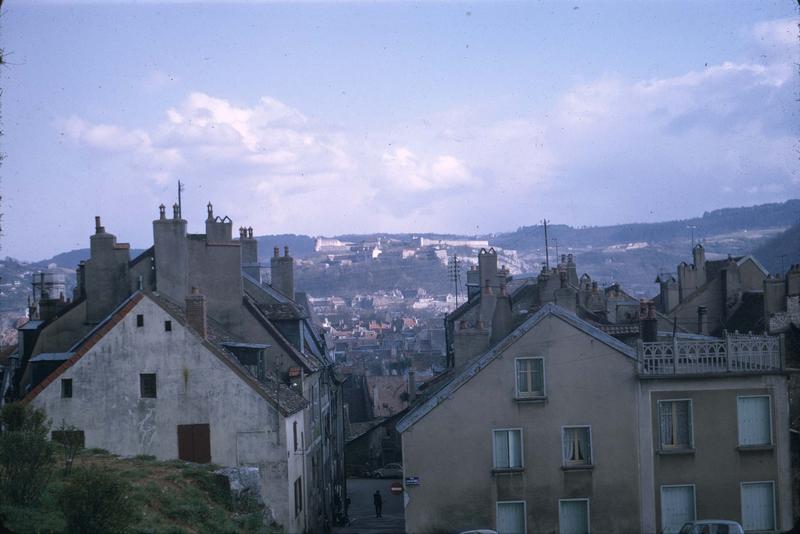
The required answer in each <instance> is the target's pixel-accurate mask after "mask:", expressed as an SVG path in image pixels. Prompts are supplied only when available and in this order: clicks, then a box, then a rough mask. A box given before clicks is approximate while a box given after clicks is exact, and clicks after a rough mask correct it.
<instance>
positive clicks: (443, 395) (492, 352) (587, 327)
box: [397, 302, 636, 432]
mask: <svg viewBox="0 0 800 534" xmlns="http://www.w3.org/2000/svg"><path fill="white" fill-rule="evenodd" d="M550 316H554V317H558V318H559V319H561V320H563V321H565V322H567V323H568V324H570V325H572V326H573V327H575V328H577V329H578V330H580V331H582V332H584V333H585V334H587V335H590V336H592V337H593V338H595V339H596V340H598V341H600V342H601V343H604V344H605V345H608V346H609V347H611V348H612V349H614V350H616V351H617V352H619V353H621V354H622V355H623V356H626V357H628V358H630V359H632V360H636V351H635V350H634V349H633V348H632V347H629V346H628V345H626V344H625V343H623V342H621V341H619V340H617V339H615V338H613V337H611V336H609V335H608V334H606V333H605V332H603V331H602V330H600V329H598V328H596V327H594V326H592V325H591V324H589V323H587V322H586V321H584V320H582V319H580V318H579V317H578V316H577V315H575V314H574V313H572V312H570V311H568V310H565V309H564V308H562V307H560V306H557V305H555V304H553V303H549V302H548V303H547V304H545V305H544V306H542V307H541V309H539V311H537V312H536V313H534V314H533V315H532V316H530V317H529V318H528V319H527V320H526V321H525V322H524V323H523V324H522V325H520V326H519V327H517V328H516V329H514V330H513V331H512V332H511V333H510V334H508V335H507V336H506V337H505V338H503V339H502V340H500V341H499V342H498V343H496V344H495V345H494V346H493V347H491V348H490V349H489V350H487V351H486V352H484V353H483V354H481V355H479V356H477V357H476V358H474V359H473V360H472V361H471V362H469V363H467V364H466V365H465V366H464V368H463V369H461V370H460V371H458V372H457V373H454V374H452V375H451V376H450V379H449V380H446V381H445V382H444V384H443V385H442V386H441V387H440V388H439V389H438V390H437V391H435V392H433V393H432V394H431V395H430V396H429V397H428V398H427V400H425V401H424V402H421V403H419V404H417V405H416V406H415V407H414V408H413V409H412V410H411V411H410V412H409V413H408V414H407V415H406V416H405V417H403V418H402V419H401V420H400V422H399V423H398V424H397V430H398V432H405V431H406V430H408V429H409V428H410V427H411V426H413V425H414V424H415V423H416V422H417V421H419V420H420V419H422V418H423V417H425V416H426V415H427V414H428V413H429V412H430V411H431V410H433V409H434V408H435V407H436V406H438V405H439V404H441V403H443V402H445V401H446V400H447V399H449V398H450V397H451V396H452V395H453V393H455V392H456V391H457V390H458V389H459V388H460V387H461V386H462V385H464V384H465V383H467V382H468V381H469V380H471V379H472V378H473V377H474V376H475V375H477V374H478V373H479V372H480V371H481V370H482V369H483V368H484V367H486V366H487V365H489V364H490V363H491V362H492V361H494V359H495V358H497V357H498V356H499V355H500V354H502V353H503V352H504V351H505V350H506V349H507V348H509V347H510V346H511V345H513V344H514V343H515V342H517V341H518V340H519V339H520V338H522V336H524V335H525V334H526V333H527V332H528V331H530V330H531V329H533V328H534V327H535V326H536V325H537V324H539V323H540V322H541V321H542V320H543V319H545V318H546V317H550Z"/></svg>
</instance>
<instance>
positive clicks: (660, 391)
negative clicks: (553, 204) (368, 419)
mask: <svg viewBox="0 0 800 534" xmlns="http://www.w3.org/2000/svg"><path fill="white" fill-rule="evenodd" d="M479 259H482V260H483V261H484V262H486V261H487V259H488V260H489V265H488V267H486V266H485V265H482V267H484V273H486V272H488V273H491V277H490V276H481V278H482V279H487V280H490V283H488V284H486V287H484V288H483V289H482V290H481V293H480V295H473V299H477V300H476V301H475V302H473V303H472V305H471V309H472V310H473V312H472V314H471V315H468V314H464V313H461V314H460V315H459V320H458V323H457V324H453V325H449V326H450V328H452V332H453V334H452V337H451V343H452V349H453V365H452V368H451V369H450V370H449V371H448V372H447V373H446V374H445V375H443V376H441V377H439V378H438V379H435V380H434V382H432V383H431V385H430V386H429V387H428V389H427V390H426V391H425V392H423V395H422V398H421V399H419V402H418V403H417V404H416V406H415V407H414V408H412V409H411V410H410V412H409V413H408V415H406V416H405V417H404V418H403V419H402V420H401V421H400V422H399V423H398V426H397V428H398V430H399V431H400V432H401V433H402V442H403V460H404V471H405V477H406V481H405V482H406V485H405V489H406V508H405V515H406V528H407V531H408V532H410V533H423V532H432V531H447V532H453V531H456V532H457V531H459V530H466V529H472V528H492V529H495V530H497V531H498V532H500V533H520V532H563V533H566V532H571V533H579V532H662V531H663V532H677V530H678V529H679V528H680V527H681V525H682V524H683V523H684V522H685V521H687V520H691V519H695V518H696V519H705V518H725V519H733V520H736V521H740V522H741V523H742V524H743V525H744V526H745V528H746V529H747V530H751V531H780V530H786V529H789V528H791V526H792V516H791V496H792V495H791V493H792V486H791V481H790V479H789V434H788V430H789V423H788V417H789V414H788V399H787V378H786V374H785V372H784V363H783V354H782V352H781V345H780V340H779V339H778V338H774V337H772V338H771V337H764V336H728V337H726V338H725V339H715V338H710V337H708V336H698V335H688V334H683V335H676V336H675V337H672V338H670V339H668V340H666V339H664V337H663V336H662V335H660V334H658V328H657V327H658V322H659V318H657V317H656V316H655V314H648V315H645V316H643V322H642V323H643V324H641V325H640V328H641V330H642V332H650V333H651V334H652V335H650V334H648V335H647V339H648V340H649V341H648V342H647V343H642V342H640V343H639V344H638V346H636V347H632V346H631V345H629V344H625V343H623V342H621V341H620V340H618V339H616V338H614V337H611V336H610V335H609V334H607V333H606V332H604V331H603V330H602V329H601V328H598V326H599V325H593V324H590V322H588V321H587V320H585V319H584V318H581V317H579V316H578V315H576V311H577V312H581V308H582V306H581V303H580V300H579V299H580V294H579V293H578V292H576V291H574V290H572V291H570V287H569V285H568V284H564V283H562V284H561V287H558V286H557V287H556V289H554V290H553V292H554V295H553V296H552V297H550V296H548V297H547V298H546V300H548V301H549V302H545V303H544V304H539V305H533V304H532V303H531V302H530V301H528V302H525V298H526V297H525V294H526V293H527V294H538V291H537V290H536V289H535V288H532V289H528V290H524V289H523V290H517V291H514V292H512V295H507V294H506V289H505V287H504V282H505V280H504V279H503V278H502V277H501V278H500V280H499V282H498V283H497V285H496V287H497V286H499V290H498V292H497V293H495V292H494V291H493V288H492V287H491V286H492V285H495V284H493V283H492V281H493V280H494V279H495V276H497V275H496V273H497V271H496V270H495V269H494V268H493V267H494V266H493V265H491V263H490V262H491V257H489V258H479ZM484 273H481V274H484ZM545 282H546V281H545ZM537 298H538V297H537ZM552 301H555V302H557V303H558V304H556V303H554V302H552ZM576 304H577V307H576ZM581 313H582V312H581ZM465 317H466V318H465ZM648 322H649V323H652V324H648Z"/></svg>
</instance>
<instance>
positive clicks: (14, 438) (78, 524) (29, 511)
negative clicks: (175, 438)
mask: <svg viewBox="0 0 800 534" xmlns="http://www.w3.org/2000/svg"><path fill="white" fill-rule="evenodd" d="M0 422H1V423H2V424H3V432H2V433H0V485H2V494H1V497H0V531H2V530H4V529H8V530H9V531H11V532H15V533H18V534H26V533H34V532H36V533H47V532H53V533H55V532H81V533H87V534H91V533H101V532H128V533H184V532H185V533H205V532H208V533H212V532H213V533H217V532H219V533H226V532H230V533H237V532H245V533H249V532H251V533H256V532H259V533H260V532H265V533H272V532H280V530H279V529H276V528H268V527H264V526H263V524H262V523H263V517H264V512H265V510H264V507H263V506H262V505H260V504H258V503H256V502H255V501H253V500H251V499H240V500H238V501H234V500H233V499H232V498H231V493H230V491H229V490H228V486H227V479H225V478H224V477H221V476H220V475H217V474H215V473H214V471H215V470H216V469H217V466H213V465H197V464H190V463H187V462H182V461H177V460H174V461H169V462H161V461H157V460H156V459H155V457H153V456H149V455H139V456H136V457H134V458H119V457H117V456H115V455H112V454H109V453H108V452H107V451H104V450H102V449H81V450H79V451H77V452H73V451H72V450H65V449H66V447H65V446H64V445H62V444H60V443H53V442H51V441H50V440H49V439H48V431H49V425H48V424H47V422H46V417H45V415H44V413H43V412H41V411H39V410H36V409H33V408H30V407H28V406H22V405H19V404H12V405H8V406H5V407H4V408H3V410H2V412H1V413H0ZM68 446H74V444H68ZM73 455H74V459H70V461H69V462H66V461H65V462H64V463H61V462H60V461H59V459H60V458H65V459H66V458H70V457H72V456H73Z"/></svg>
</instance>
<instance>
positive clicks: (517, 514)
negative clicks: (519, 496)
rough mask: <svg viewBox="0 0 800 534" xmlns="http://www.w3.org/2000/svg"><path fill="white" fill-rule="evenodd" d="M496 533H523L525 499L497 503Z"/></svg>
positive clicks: (524, 526) (524, 528)
mask: <svg viewBox="0 0 800 534" xmlns="http://www.w3.org/2000/svg"><path fill="white" fill-rule="evenodd" d="M495 530H496V531H497V534H525V531H526V530H527V529H526V524H525V501H509V502H498V503H497V525H496V527H495Z"/></svg>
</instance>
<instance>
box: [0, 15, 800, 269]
mask: <svg viewBox="0 0 800 534" xmlns="http://www.w3.org/2000/svg"><path fill="white" fill-rule="evenodd" d="M0 24H2V27H1V28H0V32H2V33H1V34H0V38H2V43H3V47H4V49H5V52H6V54H7V60H8V62H9V65H8V66H7V67H6V68H5V69H4V71H3V72H2V80H1V81H2V87H3V89H4V94H3V102H2V103H3V109H2V112H3V126H4V131H5V136H4V138H3V151H4V152H5V154H6V159H5V161H4V162H3V166H2V169H0V170H1V171H2V180H3V181H2V189H3V197H4V198H3V203H4V211H5V217H4V223H5V224H4V236H3V243H2V252H0V253H2V255H4V256H5V255H10V256H13V257H18V258H22V259H40V258H43V257H47V256H50V255H52V254H54V253H57V252H61V251H64V250H69V249H72V248H78V247H83V246H86V245H87V243H88V239H87V237H88V235H89V234H90V233H91V232H92V230H93V224H94V223H93V216H94V215H101V216H102V217H103V219H104V223H105V225H106V227H107V228H108V229H109V231H111V232H113V233H116V234H117V236H118V238H119V239H120V240H121V241H130V242H131V243H132V245H133V246H138V247H146V246H149V244H150V241H151V227H150V224H149V222H150V221H151V220H152V219H153V218H154V217H155V216H156V214H157V206H158V204H159V203H161V202H163V203H164V204H167V205H170V204H171V203H172V202H174V200H175V189H176V182H177V180H178V179H180V180H182V181H183V182H185V183H186V192H185V196H184V216H185V217H186V218H188V219H189V224H190V230H199V229H200V227H201V224H202V220H203V219H204V214H205V204H206V202H207V201H208V200H211V201H213V202H214V204H215V206H216V210H215V211H216V212H217V213H218V214H227V215H229V216H230V217H231V218H232V219H233V220H234V225H240V224H243V225H248V226H253V228H254V229H255V233H256V234H265V233H283V232H293V233H307V234H311V235H320V234H321V235H332V234H336V233H345V232H373V231H442V232H445V231H446V232H458V233H475V232H499V231H506V230H513V229H514V228H516V227H518V226H522V225H526V224H533V223H535V222H536V221H538V220H541V219H542V218H543V217H547V218H548V219H550V220H552V221H553V222H558V223H566V224H574V225H580V224H614V223H619V222H630V221H653V220H666V219H673V218H680V217H689V216H693V215H697V214H700V213H702V212H703V211H705V210H710V209H714V208H719V207H726V206H737V205H751V204H757V203H762V202H772V201H781V200H785V199H788V198H794V197H798V196H800V172H799V170H800V169H799V167H800V165H798V150H799V149H800V147H798V142H797V139H798V133H800V132H799V131H798V130H799V129H800V127H798V125H800V117H798V107H797V106H798V104H797V102H796V100H797V98H798V76H797V67H796V65H794V63H797V62H798V61H800V58H798V40H797V6H796V3H795V2H791V1H790V0H785V1H758V2H699V1H698V2H689V3H677V2H585V1H577V0H574V1H571V2H534V1H531V2H509V3H497V2H477V3H465V2H377V3H371V2H321V3H313V2H294V3H281V2H267V3H259V2H250V3H228V2H207V3H182V2H172V3H170V2H167V3H157V2H148V3H131V2H105V3H92V2H69V1H51V2H44V1H28V2H24V1H18V2H14V1H13V0H10V1H9V2H7V3H6V5H5V12H4V14H3V17H2V19H1V20H0ZM42 206H44V208H42Z"/></svg>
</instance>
